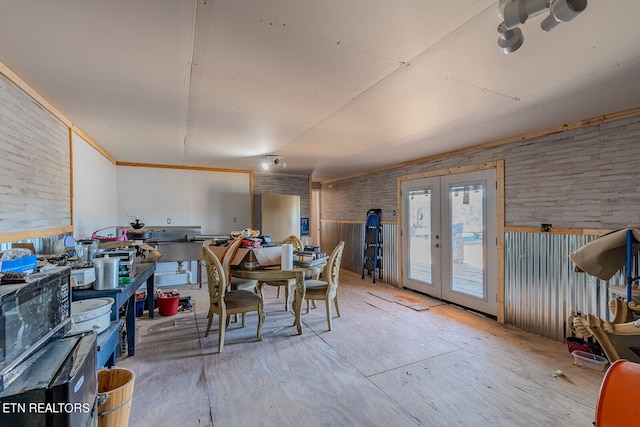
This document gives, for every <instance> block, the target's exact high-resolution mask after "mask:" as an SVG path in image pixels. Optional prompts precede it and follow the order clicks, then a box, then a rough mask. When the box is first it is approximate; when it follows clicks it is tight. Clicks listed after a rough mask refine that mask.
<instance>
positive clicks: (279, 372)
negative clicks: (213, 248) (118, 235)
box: [118, 270, 604, 427]
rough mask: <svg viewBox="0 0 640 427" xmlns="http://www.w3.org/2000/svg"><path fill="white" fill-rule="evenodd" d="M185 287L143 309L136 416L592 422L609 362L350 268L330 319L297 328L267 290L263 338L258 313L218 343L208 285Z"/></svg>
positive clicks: (305, 421)
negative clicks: (209, 327) (172, 298)
mask: <svg viewBox="0 0 640 427" xmlns="http://www.w3.org/2000/svg"><path fill="white" fill-rule="evenodd" d="M178 289H179V290H180V293H181V295H182V296H186V295H191V296H192V299H193V300H194V302H195V307H194V310H193V311H191V312H180V313H178V314H177V315H176V316H171V317H162V316H158V315H157V314H156V318H155V319H153V320H150V319H148V318H147V314H146V313H145V314H144V315H143V317H141V318H139V319H138V320H139V321H138V322H137V325H138V331H137V332H138V337H139V338H138V339H139V341H138V344H137V345H136V355H135V356H133V357H126V358H123V359H120V360H119V361H118V366H121V367H125V368H128V369H131V370H133V371H134V373H135V374H136V382H135V391H134V396H133V406H132V409H131V415H130V423H129V425H131V426H166V425H182V426H214V425H215V426H218V427H230V426H279V427H280V426H296V427H298V426H302V425H305V426H394V427H396V426H484V427H486V426H532V425H535V426H591V425H592V421H593V417H594V411H595V405H596V400H597V396H598V389H599V386H600V383H601V381H602V377H603V375H604V372H599V371H595V370H591V369H586V368H580V367H577V366H573V358H572V356H571V355H570V354H569V352H568V350H567V347H566V345H565V344H563V343H559V342H555V341H552V340H549V339H545V338H542V337H539V336H536V335H533V334H530V333H527V332H524V331H521V330H519V329H516V328H513V327H510V326H504V325H499V324H498V323H496V322H495V321H494V320H492V319H488V318H485V317H483V316H480V315H477V314H474V313H471V312H468V311H465V310H462V309H460V308H457V307H455V306H451V305H448V304H445V303H443V302H441V301H437V300H434V299H431V298H429V297H426V296H423V295H420V294H417V293H413V292H410V291H404V290H399V289H397V288H394V287H390V286H388V285H386V284H384V283H375V284H373V283H371V279H370V278H369V279H364V280H362V279H360V275H358V274H355V273H351V272H348V271H344V270H343V271H342V272H341V283H340V288H339V301H340V308H341V315H342V316H341V317H340V318H334V319H333V330H332V331H331V332H329V331H327V330H326V329H327V324H326V315H325V310H324V306H322V305H319V306H318V308H317V309H312V310H311V312H310V313H309V314H303V316H302V320H303V325H304V328H305V329H304V333H303V334H302V335H296V330H295V328H294V327H292V324H293V315H292V314H291V313H288V312H285V311H284V303H283V297H282V296H281V297H280V299H276V297H275V296H276V289H275V288H273V287H266V289H265V314H266V320H265V324H264V326H263V337H264V339H263V341H261V342H258V341H256V337H255V333H256V321H257V317H256V314H255V313H252V314H250V315H248V318H247V321H248V324H247V327H246V328H240V327H239V325H238V324H237V323H232V324H231V326H230V328H229V329H228V330H227V333H226V343H225V348H224V350H223V352H222V353H221V354H217V317H216V319H215V320H214V325H213V329H214V330H213V331H212V333H211V334H210V335H209V337H207V338H205V337H204V331H205V328H206V324H207V323H206V321H207V317H206V315H207V310H208V295H207V292H206V289H202V290H200V289H198V286H197V285H183V286H180V287H178ZM403 301H406V302H408V303H409V304H403V303H402V302H403ZM411 307H414V308H411ZM421 308H422V309H421ZM426 308H428V309H426ZM334 315H335V313H334ZM557 369H560V370H562V371H563V372H564V373H565V374H566V375H565V377H554V376H552V373H553V371H554V370H557Z"/></svg>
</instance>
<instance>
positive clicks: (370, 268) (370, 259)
mask: <svg viewBox="0 0 640 427" xmlns="http://www.w3.org/2000/svg"><path fill="white" fill-rule="evenodd" d="M381 216H382V209H369V211H367V222H366V223H365V230H364V259H363V261H362V278H363V279H364V272H365V270H366V271H367V275H369V276H372V278H373V283H375V282H376V273H377V274H378V279H382V222H381V220H380V218H381Z"/></svg>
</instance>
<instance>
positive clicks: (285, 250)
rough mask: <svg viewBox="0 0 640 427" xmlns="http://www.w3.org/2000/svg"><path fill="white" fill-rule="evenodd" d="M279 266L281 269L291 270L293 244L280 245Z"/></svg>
mask: <svg viewBox="0 0 640 427" xmlns="http://www.w3.org/2000/svg"><path fill="white" fill-rule="evenodd" d="M280 268H281V269H282V270H293V245H291V244H288V243H286V244H284V245H282V255H281V256H280Z"/></svg>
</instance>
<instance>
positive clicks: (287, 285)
mask: <svg viewBox="0 0 640 427" xmlns="http://www.w3.org/2000/svg"><path fill="white" fill-rule="evenodd" d="M280 244H281V245H285V244H291V245H293V250H294V251H301V250H302V249H304V244H303V243H302V240H300V239H299V238H298V237H297V236H294V235H291V236H289V237H287V238H286V239H284V240H283V241H281V242H280ZM264 284H265V285H269V286H277V287H278V293H277V294H276V298H280V288H284V310H285V311H287V310H289V295H290V294H291V288H292V287H293V286H295V285H296V280H295V279H288V280H273V281H269V282H264Z"/></svg>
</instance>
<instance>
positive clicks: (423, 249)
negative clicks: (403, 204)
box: [408, 188, 433, 283]
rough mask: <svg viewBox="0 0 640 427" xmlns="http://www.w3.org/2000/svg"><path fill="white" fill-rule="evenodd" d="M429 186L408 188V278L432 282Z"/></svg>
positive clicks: (430, 193) (430, 199) (430, 195)
mask: <svg viewBox="0 0 640 427" xmlns="http://www.w3.org/2000/svg"><path fill="white" fill-rule="evenodd" d="M432 193H433V191H432V190H431V188H424V189H411V190H409V195H408V197H409V200H408V205H409V224H410V227H411V228H410V233H409V235H410V238H409V278H411V279H414V280H419V281H421V282H425V283H433V280H432V262H433V261H432V259H431V240H432V236H431V206H432V199H433V197H432Z"/></svg>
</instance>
